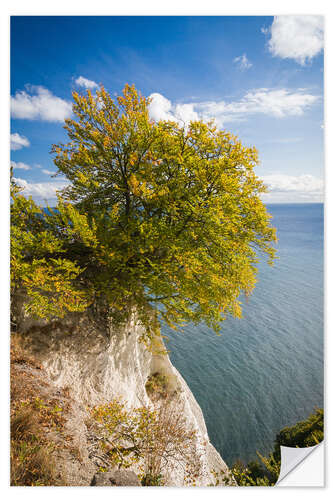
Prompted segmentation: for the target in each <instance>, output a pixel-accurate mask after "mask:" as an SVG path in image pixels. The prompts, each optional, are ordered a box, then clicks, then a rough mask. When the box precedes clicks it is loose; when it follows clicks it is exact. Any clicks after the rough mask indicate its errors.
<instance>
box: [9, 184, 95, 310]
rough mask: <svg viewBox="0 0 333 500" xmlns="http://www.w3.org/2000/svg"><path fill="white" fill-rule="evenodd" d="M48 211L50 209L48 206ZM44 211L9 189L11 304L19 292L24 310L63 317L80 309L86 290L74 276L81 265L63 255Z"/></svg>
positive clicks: (52, 223) (55, 229)
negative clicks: (10, 196) (10, 193)
mask: <svg viewBox="0 0 333 500" xmlns="http://www.w3.org/2000/svg"><path fill="white" fill-rule="evenodd" d="M49 211H50V209H49ZM50 212H51V215H48V214H47V213H46V212H45V211H43V209H42V208H41V207H39V206H37V205H36V203H35V202H34V201H33V200H32V199H31V198H29V199H26V198H25V197H24V196H23V195H22V194H21V193H20V192H19V190H17V189H15V186H14V189H13V190H12V204H11V297H12V305H13V307H14V308H15V301H16V300H17V296H18V295H20V294H23V295H24V296H25V298H26V300H25V304H24V307H25V310H26V312H27V313H28V314H29V315H32V316H37V317H41V318H50V317H54V316H56V317H63V316H64V315H65V314H66V313H67V312H69V311H83V310H85V309H86V307H87V305H88V301H87V291H86V290H83V289H80V288H78V287H77V285H76V283H75V280H76V278H77V277H78V276H79V275H80V274H81V272H82V269H81V268H80V267H79V266H78V265H77V264H76V263H75V262H74V261H73V260H72V259H69V258H67V257H66V256H65V254H64V253H65V249H64V246H63V240H62V238H61V236H60V235H59V232H58V227H57V226H56V224H55V222H56V221H55V217H54V216H53V215H52V211H50Z"/></svg>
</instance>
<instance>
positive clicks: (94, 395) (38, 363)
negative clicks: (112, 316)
mask: <svg viewBox="0 0 333 500" xmlns="http://www.w3.org/2000/svg"><path fill="white" fill-rule="evenodd" d="M19 331H20V335H19V336H20V342H21V346H22V348H23V349H24V352H25V353H28V355H29V356H30V357H31V359H33V360H34V361H33V363H32V364H31V363H30V365H29V363H28V364H27V363H22V362H21V363H17V359H16V361H15V360H14V365H13V366H12V367H14V368H15V366H16V368H15V369H16V375H17V374H19V373H23V372H24V371H25V372H27V371H28V372H29V373H30V377H32V378H34V379H35V382H36V383H35V386H36V387H41V386H44V389H43V390H42V389H40V391H41V393H42V392H43V391H44V393H45V391H46V394H47V397H46V396H45V394H44V396H45V397H46V400H48V401H53V399H54V398H56V397H58V398H60V399H62V401H63V406H66V405H67V408H68V411H67V413H66V416H65V415H64V422H63V429H62V436H66V435H69V436H70V441H71V447H70V449H71V450H73V449H74V450H76V453H74V454H73V453H72V452H71V453H69V452H68V453H67V452H64V450H63V449H62V450H61V447H59V449H58V451H57V450H55V453H58V457H57V460H56V463H57V464H58V465H57V467H58V472H57V474H58V476H59V477H63V478H64V477H66V479H65V484H67V485H73V486H74V485H81V486H83V485H89V484H91V481H92V479H93V477H94V474H95V473H97V472H98V471H101V470H102V471H103V470H104V469H103V467H104V466H105V463H103V456H102V455H101V453H100V452H99V450H98V438H97V437H96V435H94V432H93V431H92V429H91V428H90V427H89V423H88V421H89V418H88V414H89V408H91V407H93V406H96V405H102V404H106V403H108V402H109V401H111V400H114V399H115V398H116V399H118V400H121V401H123V402H124V403H126V407H127V408H129V409H133V408H136V407H143V406H144V407H154V405H155V404H156V401H154V400H153V399H152V398H151V397H150V395H149V394H148V392H147V387H146V384H147V381H148V380H149V379H150V378H151V377H152V376H156V374H158V375H159V376H160V377H163V380H166V381H167V384H166V387H165V390H166V391H167V393H168V395H169V396H170V397H171V398H172V401H173V408H174V411H176V412H177V411H178V412H181V414H182V415H183V416H184V417H185V421H186V427H187V428H188V429H193V430H195V444H194V446H195V450H194V451H195V453H196V456H197V457H198V475H197V478H196V482H195V484H196V485H197V486H208V485H225V484H228V485H229V484H231V485H234V484H235V482H234V479H233V478H232V476H231V474H230V471H229V469H228V467H227V465H226V464H225V462H224V461H223V460H222V458H221V456H220V455H219V453H218V452H217V451H216V450H215V448H214V447H213V445H212V444H211V443H210V441H209V437H208V434H207V428H206V424H205V421H204V417H203V414H202V411H201V408H200V406H199V405H198V403H197V401H196V400H195V398H194V396H193V394H192V392H191V391H190V389H189V387H188V385H187V384H186V382H185V380H184V379H183V378H182V376H181V375H180V373H179V372H178V371H177V370H176V368H175V367H174V366H173V365H172V363H171V361H170V359H169V356H168V354H167V353H166V352H165V348H164V344H163V341H162V338H157V339H156V340H155V342H154V343H153V344H152V345H151V346H150V349H147V348H146V346H145V345H144V344H143V343H142V342H140V340H139V339H140V336H141V335H142V334H143V333H144V332H143V327H142V325H140V324H139V323H138V322H136V321H135V319H134V318H133V319H132V320H131V321H130V322H129V323H128V324H127V325H126V326H125V327H123V328H112V327H111V328H110V332H109V333H108V335H106V334H105V333H104V332H101V331H98V329H97V328H96V327H95V325H94V324H93V323H92V322H91V321H90V320H89V319H88V318H87V316H85V315H82V314H71V315H69V316H67V317H66V318H65V319H63V320H60V321H59V320H57V321H53V322H46V321H43V320H38V321H36V320H31V319H29V318H25V319H24V320H22V321H21V324H20V325H19ZM16 335H17V334H15V336H16ZM15 363H16V364H15ZM12 364H13V360H12ZM27 367H28V368H27ZM46 387H48V389H47V388H46ZM51 394H53V396H52V397H51V396H50V395H51ZM40 397H41V398H42V395H41V396H40ZM52 398H53V399H52ZM60 406H61V405H60ZM65 417H66V418H65ZM58 439H60V440H61V439H62V437H60V438H59V436H58ZM64 439H65V440H66V438H64ZM132 469H133V471H134V472H136V473H138V472H139V464H138V466H137V467H135V466H134V467H133V468H132ZM163 477H164V484H165V485H166V486H184V485H185V484H186V483H185V479H184V469H183V467H182V466H181V464H179V463H178V462H177V461H172V460H171V461H170V462H169V463H168V464H166V466H165V471H164V474H163Z"/></svg>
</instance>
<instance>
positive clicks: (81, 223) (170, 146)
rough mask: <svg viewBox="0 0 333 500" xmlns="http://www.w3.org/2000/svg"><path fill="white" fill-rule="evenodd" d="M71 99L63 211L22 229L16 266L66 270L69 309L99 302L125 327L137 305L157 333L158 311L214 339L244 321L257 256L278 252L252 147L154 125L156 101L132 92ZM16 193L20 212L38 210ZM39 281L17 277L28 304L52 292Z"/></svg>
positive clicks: (61, 151)
mask: <svg viewBox="0 0 333 500" xmlns="http://www.w3.org/2000/svg"><path fill="white" fill-rule="evenodd" d="M73 99H74V103H73V114H74V118H73V119H67V120H66V124H65V130H66V131H67V134H68V138H69V142H68V143H67V144H56V145H53V147H52V153H53V154H54V162H55V165H56V166H57V167H58V173H59V174H62V175H63V176H65V177H66V178H67V179H68V181H69V183H68V186H67V187H66V188H65V189H64V190H63V191H62V193H61V194H60V196H59V199H58V204H57V207H56V210H51V209H50V208H49V210H48V211H47V213H45V212H44V216H43V217H41V216H40V215H39V216H37V219H36V216H35V219H36V220H37V221H38V224H37V226H38V227H35V226H36V224H35V225H30V226H29V224H28V225H27V226H26V230H27V235H26V236H25V238H26V239H28V240H29V241H28V242H25V241H24V242H22V244H21V247H20V248H19V251H18V252H16V253H15V252H14V253H15V255H17V254H19V260H20V263H21V264H22V265H23V264H24V265H28V266H30V267H31V266H33V263H35V265H36V266H37V267H38V264H36V262H37V260H39V261H40V260H42V262H39V265H42V266H44V268H43V269H44V271H43V272H42V275H45V272H46V267H47V266H49V267H48V273H49V274H50V276H51V277H52V276H54V275H57V276H59V273H58V272H57V266H58V270H60V269H62V268H63V267H64V266H65V267H66V269H67V271H66V273H67V274H66V273H65V274H64V275H63V276H64V280H65V281H64V282H66V279H67V285H66V287H67V291H69V289H70V290H71V291H70V292H69V293H70V294H72V297H73V301H74V302H73V304H72V305H71V304H69V303H68V301H67V302H66V300H65V299H66V297H65V296H66V294H65V296H62V297H60V295H61V290H62V287H61V284H60V283H59V286H58V289H59V292H58V295H59V294H60V295H59V301H60V302H62V301H64V300H65V305H64V303H63V302H62V305H63V307H62V308H61V309H62V310H64V309H66V308H67V309H68V310H71V308H72V309H73V308H74V309H75V308H76V309H80V308H81V309H84V308H86V307H87V306H88V305H89V304H90V305H91V306H92V305H93V304H96V303H97V302H98V301H100V302H102V303H103V304H104V305H105V310H107V311H108V312H109V313H110V314H111V316H112V317H116V316H117V315H118V316H119V317H120V318H123V319H125V318H126V317H128V315H129V314H130V313H131V311H132V310H133V308H135V309H136V311H137V312H138V314H139V316H140V317H141V318H142V319H143V320H144V321H145V323H146V324H147V325H152V315H151V313H150V311H152V310H153V311H156V314H157V316H158V317H159V318H160V319H162V320H164V321H166V322H167V323H168V324H169V325H171V326H176V325H181V324H182V323H183V322H188V321H192V322H200V321H204V322H206V323H207V324H208V325H209V326H210V327H213V328H214V329H215V330H216V331H218V330H219V328H220V324H221V321H222V320H224V319H225V318H226V317H227V316H228V315H229V314H231V315H234V316H237V317H240V316H241V304H240V295H241V294H245V295H246V296H248V295H249V294H250V293H251V292H252V290H253V288H254V286H255V283H256V274H257V263H258V259H259V254H260V253H262V254H264V255H266V256H267V259H268V262H269V263H271V262H272V261H273V258H274V254H275V249H274V245H273V243H274V242H275V241H276V236H275V229H274V228H273V227H272V226H271V224H270V219H271V216H270V215H269V214H268V212H267V210H266V207H265V205H264V203H263V202H262V200H261V197H260V196H261V194H262V193H263V192H265V186H264V185H263V182H262V181H261V180H260V179H259V178H258V177H257V176H256V174H255V172H254V168H255V167H256V166H257V165H258V153H257V151H256V149H255V148H249V147H245V146H243V145H242V144H241V142H240V141H239V140H238V139H237V137H235V136H233V135H232V134H230V133H228V132H226V131H222V130H218V129H217V127H216V125H214V123H213V122H210V123H205V122H204V121H193V122H191V123H190V124H188V125H187V126H183V125H181V124H179V123H177V122H171V121H154V120H152V119H150V117H149V99H147V98H145V97H143V96H142V95H141V94H140V93H139V92H138V91H137V90H136V89H135V87H134V86H128V85H126V86H125V88H124V90H123V92H122V95H120V96H118V97H117V98H115V99H113V98H112V97H111V96H110V94H109V93H108V92H107V91H106V90H105V89H104V88H103V87H101V88H100V90H97V91H96V95H92V93H91V92H90V91H88V92H87V93H86V94H85V95H79V94H78V93H75V92H74V93H73ZM13 196H14V203H13V208H12V210H13V212H14V214H15V213H17V211H23V212H26V213H28V212H29V210H30V211H31V210H32V211H35V210H36V209H37V210H40V209H38V208H36V205H35V204H34V202H33V201H32V200H30V201H25V202H23V201H22V198H23V196H22V194H20V193H17V192H16V193H14V195H13ZM20 200H21V201H20ZM23 205H24V206H23ZM28 205H29V207H28ZM17 207H19V208H17ZM28 208H29V210H28ZM27 210H28V212H27ZM26 218H27V219H29V217H28V216H27V217H26ZM30 219H31V217H30ZM22 220H23V219H21V223H22ZM24 224H26V223H24ZM14 226H16V219H15V216H14ZM15 231H16V229H14V233H12V238H14V240H15V241H14V246H15V244H16V245H17V243H15V242H16V234H15ZM50 235H52V238H51V240H52V243H48V244H47V243H46V242H47V241H49V240H48V238H49V236H50ZM36 238H37V239H36ZM32 242H34V244H35V248H34V249H32V248H30V247H31V244H32ZM27 245H28V246H29V245H30V247H29V248H30V250H29V251H27ZM23 247H24V248H23ZM15 258H18V257H15ZM45 266H46V267H45ZM59 266H60V267H59ZM15 269H16V268H15ZM26 271H27V273H28V275H29V272H30V274H31V272H32V269H31V270H30V271H29V270H27V269H26ZM15 272H16V271H15ZM43 273H44V274H43ZM66 276H67V278H66V279H65V277H66ZM38 279H39V278H38ZM38 279H37V278H36V279H35V280H34V282H33V283H32V279H31V276H30V278H29V277H28V278H27V277H26V278H24V279H22V277H20V274H19V273H17V272H16V276H15V277H14V281H15V280H16V286H18V281H19V286H21V287H22V286H23V287H26V288H27V285H26V283H27V280H28V282H29V286H30V288H29V289H28V291H29V295H30V300H31V303H32V304H33V302H34V300H37V299H38V300H40V298H38V294H39V295H40V297H45V296H48V293H51V291H49V292H48V291H47V290H46V291H45V290H43V286H42V285H41V282H39V283H38ZM17 280H18V281H17ZM51 281H52V279H51ZM53 288H57V287H56V285H55V284H54V283H53ZM46 292H47V293H46ZM33 294H35V299H34V297H33ZM74 299H75V300H74ZM30 307H32V308H33V306H30ZM42 309H43V308H42ZM35 312H36V311H35ZM52 314H54V311H53V312H52ZM155 326H156V325H155Z"/></svg>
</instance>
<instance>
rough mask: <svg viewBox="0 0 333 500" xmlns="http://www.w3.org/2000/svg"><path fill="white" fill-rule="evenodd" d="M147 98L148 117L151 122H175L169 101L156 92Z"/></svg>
mask: <svg viewBox="0 0 333 500" xmlns="http://www.w3.org/2000/svg"><path fill="white" fill-rule="evenodd" d="M149 98H150V99H151V101H150V104H149V115H150V117H151V118H152V119H153V120H155V121H159V120H171V121H176V117H175V115H174V114H173V112H172V108H173V106H172V104H171V101H169V99H167V98H166V97H164V96H163V95H162V94H159V93H158V92H155V93H153V94H150V96H149Z"/></svg>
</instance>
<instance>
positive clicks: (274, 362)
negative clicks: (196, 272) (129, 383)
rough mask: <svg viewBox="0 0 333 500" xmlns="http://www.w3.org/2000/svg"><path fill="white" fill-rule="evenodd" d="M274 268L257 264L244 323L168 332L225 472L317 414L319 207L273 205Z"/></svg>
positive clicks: (176, 363)
mask: <svg viewBox="0 0 333 500" xmlns="http://www.w3.org/2000/svg"><path fill="white" fill-rule="evenodd" d="M267 209H268V211H269V212H270V214H271V215H272V216H273V219H272V225H274V226H275V227H276V228H277V237H278V243H277V250H278V252H277V256H278V259H277V260H276V262H275V264H274V266H273V267H270V266H269V265H268V264H267V263H266V260H265V259H262V261H261V262H260V263H259V273H258V283H257V285H256V288H255V290H254V292H253V294H252V295H251V297H250V298H249V299H248V301H246V300H244V302H243V301H242V302H243V306H242V307H243V317H242V318H241V319H235V318H229V319H227V320H226V321H224V322H223V323H222V325H221V326H222V330H221V336H217V335H216V334H215V333H214V332H213V331H212V330H211V329H210V328H208V327H207V326H206V325H204V324H199V325H193V324H188V325H186V326H185V327H184V328H182V330H179V331H176V332H175V331H173V330H171V329H169V328H168V327H167V326H165V325H163V328H162V332H163V334H165V335H167V336H168V338H169V341H168V342H167V344H166V345H167V348H168V350H169V355H170V358H171V361H172V363H173V364H174V366H175V367H176V368H177V369H178V371H179V372H180V373H181V374H182V376H183V377H184V379H185V380H186V382H187V384H188V385H189V387H190V389H191V390H192V392H193V394H194V396H195V398H196V399H197V401H198V403H199V405H200V406H201V408H202V411H203V414H204V417H205V421H206V425H207V430H208V434H209V437H210V440H211V442H212V444H213V445H214V446H215V448H216V449H217V450H218V452H219V453H220V455H221V456H222V458H223V459H224V460H225V462H226V463H227V464H228V465H229V466H231V465H232V464H233V463H235V462H236V461H237V460H241V461H242V462H244V463H247V462H248V461H250V460H252V459H256V458H257V455H256V452H257V451H258V452H260V453H261V454H267V453H268V452H269V451H270V450H271V449H272V446H273V443H274V439H275V436H276V434H277V433H278V432H279V431H280V430H281V429H282V428H283V427H285V426H292V425H294V424H295V423H296V422H298V421H300V420H303V419H305V418H307V417H308V416H309V414H310V413H312V412H313V411H314V409H315V408H316V407H323V395H324V390H323V345H324V333H323V330H324V326H323V325H324V321H323V306H324V303H323V299H324V293H323V292H324V290H323V288H324V276H323V271H324V262H323V260H324V254H323V246H324V206H323V204H310V203H309V204H274V205H273V204H272V205H267Z"/></svg>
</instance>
